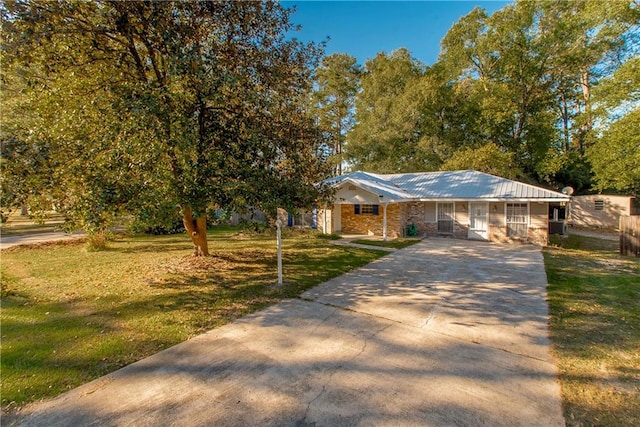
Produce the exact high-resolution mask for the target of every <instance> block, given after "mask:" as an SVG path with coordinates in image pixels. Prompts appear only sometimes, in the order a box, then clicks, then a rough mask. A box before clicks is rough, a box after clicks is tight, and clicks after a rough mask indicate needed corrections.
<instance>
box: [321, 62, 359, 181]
mask: <svg viewBox="0 0 640 427" xmlns="http://www.w3.org/2000/svg"><path fill="white" fill-rule="evenodd" d="M360 73H361V69H360V66H359V65H358V64H357V63H356V59H355V58H354V57H353V56H350V55H347V54H344V53H335V54H333V55H329V56H326V57H324V58H323V59H322V65H321V67H320V68H318V69H317V70H316V86H317V87H316V89H315V90H314V92H313V100H312V103H313V106H312V108H313V110H314V113H315V115H316V117H317V120H318V123H319V125H320V127H321V128H322V129H324V130H325V132H326V134H327V139H328V140H329V141H330V149H329V151H330V154H331V155H332V161H331V163H332V164H333V165H334V175H336V176H338V175H342V162H343V161H344V159H343V156H342V149H343V145H344V141H345V136H346V134H347V132H348V131H349V130H350V129H351V128H352V127H353V122H354V118H353V115H354V107H355V105H354V102H355V96H356V94H357V92H358V88H359V87H360Z"/></svg>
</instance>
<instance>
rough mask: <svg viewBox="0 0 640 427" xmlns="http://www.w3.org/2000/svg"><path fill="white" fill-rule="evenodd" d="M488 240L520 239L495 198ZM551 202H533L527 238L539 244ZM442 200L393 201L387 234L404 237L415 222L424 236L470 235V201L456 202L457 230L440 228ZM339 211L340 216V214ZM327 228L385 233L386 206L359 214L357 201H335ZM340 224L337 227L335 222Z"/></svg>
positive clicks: (545, 237)
mask: <svg viewBox="0 0 640 427" xmlns="http://www.w3.org/2000/svg"><path fill="white" fill-rule="evenodd" d="M488 209H489V211H488V233H487V234H488V240H489V241H492V242H503V243H506V242H511V241H514V240H518V239H512V238H509V237H507V226H506V217H505V211H506V203H505V202H491V203H489V204H488ZM548 209H549V207H548V203H537V202H532V203H530V204H529V227H528V230H527V239H526V241H528V242H530V243H534V244H537V245H543V246H544V245H546V244H547V242H548V222H547V221H548ZM437 210H438V204H437V203H436V202H409V203H400V204H389V205H388V206H387V236H388V237H389V238H396V237H402V236H404V235H405V230H406V227H407V226H408V225H410V224H414V225H415V226H416V228H417V229H418V236H422V237H453V238H458V239H466V238H467V237H468V233H469V203H468V202H464V201H463V202H455V203H454V223H453V233H440V232H438V221H437ZM337 215H339V217H340V218H339V220H337V219H336V216H337ZM326 217H327V231H328V232H337V231H341V232H343V233H358V234H368V235H375V236H382V234H383V232H382V228H383V218H384V213H383V206H382V205H380V206H379V210H378V215H373V214H356V213H355V209H354V205H351V204H341V205H334V206H333V209H332V210H328V211H327V215H326ZM324 218H325V217H324V211H322V210H321V211H320V212H319V214H318V228H319V229H322V226H323V221H324ZM337 224H339V225H340V229H336V228H335V227H334V225H337Z"/></svg>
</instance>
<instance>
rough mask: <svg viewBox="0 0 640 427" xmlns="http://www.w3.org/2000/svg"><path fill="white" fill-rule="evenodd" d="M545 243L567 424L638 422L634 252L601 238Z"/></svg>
mask: <svg viewBox="0 0 640 427" xmlns="http://www.w3.org/2000/svg"><path fill="white" fill-rule="evenodd" d="M551 243H552V245H551V246H549V247H547V248H545V249H544V258H545V265H546V269H547V276H548V280H549V288H548V291H549V293H548V297H549V309H550V314H551V323H550V335H551V340H552V343H553V352H554V355H555V357H556V359H557V362H558V367H559V370H560V383H561V386H562V399H563V406H564V415H565V419H566V421H567V425H570V426H587V425H589V426H591V425H599V426H623V425H638V422H639V420H640V259H637V258H629V257H622V256H620V255H619V254H618V253H617V243H616V242H610V241H606V240H601V239H593V238H587V237H581V236H575V235H574V236H569V237H568V238H562V237H556V236H554V239H553V240H552V242H551Z"/></svg>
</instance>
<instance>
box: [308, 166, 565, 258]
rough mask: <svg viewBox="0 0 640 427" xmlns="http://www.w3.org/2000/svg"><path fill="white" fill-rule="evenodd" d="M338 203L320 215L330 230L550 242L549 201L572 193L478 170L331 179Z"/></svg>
mask: <svg viewBox="0 0 640 427" xmlns="http://www.w3.org/2000/svg"><path fill="white" fill-rule="evenodd" d="M327 183H328V184H330V185H331V186H333V187H334V189H335V196H334V199H333V203H331V204H328V205H326V206H324V209H321V210H320V212H319V215H318V222H319V224H318V225H319V227H320V228H322V230H323V231H324V232H325V233H338V232H342V233H358V234H369V235H377V236H382V237H383V238H385V239H386V238H388V237H391V238H395V237H401V236H406V235H408V234H417V235H419V236H424V237H429V236H449V237H455V238H460V239H475V240H488V241H496V242H507V241H523V242H530V243H535V244H539V245H546V244H547V242H548V237H549V206H550V204H553V205H556V206H557V205H564V204H566V203H568V202H569V200H570V197H569V196H567V195H565V194H562V193H559V192H556V191H551V190H547V189H544V188H541V187H537V186H534V185H529V184H525V183H522V182H518V181H513V180H510V179H506V178H501V177H498V176H494V175H490V174H486V173H482V172H477V171H474V170H462V171H446V172H421V173H404V174H387V175H381V174H374V173H369V172H361V171H356V172H352V173H348V174H345V175H341V176H339V177H335V178H332V179H330V180H328V181H327Z"/></svg>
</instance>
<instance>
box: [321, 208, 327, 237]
mask: <svg viewBox="0 0 640 427" xmlns="http://www.w3.org/2000/svg"><path fill="white" fill-rule="evenodd" d="M322 234H327V204H326V203H325V204H324V210H323V212H322Z"/></svg>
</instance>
